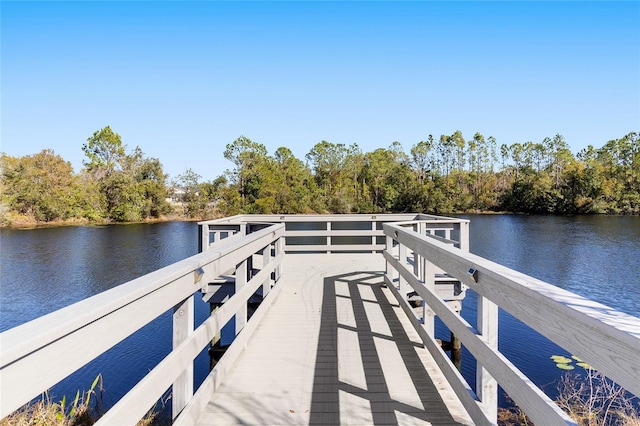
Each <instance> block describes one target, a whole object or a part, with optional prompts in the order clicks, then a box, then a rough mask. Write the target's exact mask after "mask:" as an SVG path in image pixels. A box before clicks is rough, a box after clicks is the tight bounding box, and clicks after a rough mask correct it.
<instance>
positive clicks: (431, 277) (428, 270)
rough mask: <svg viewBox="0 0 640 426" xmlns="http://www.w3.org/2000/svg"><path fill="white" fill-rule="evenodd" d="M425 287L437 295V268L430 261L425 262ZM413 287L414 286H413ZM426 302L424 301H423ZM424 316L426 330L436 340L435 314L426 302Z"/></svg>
mask: <svg viewBox="0 0 640 426" xmlns="http://www.w3.org/2000/svg"><path fill="white" fill-rule="evenodd" d="M423 264H424V279H423V282H424V286H425V287H426V288H427V289H428V290H430V291H431V292H432V293H434V294H435V292H436V278H435V277H436V268H435V266H434V264H433V263H431V262H429V261H428V260H426V259H425V260H424V262H423ZM412 287H413V286H412ZM423 300H424V299H423ZM423 315H424V329H425V331H426V332H427V334H428V335H429V337H431V338H435V318H436V315H435V312H433V309H431V307H430V306H429V304H428V303H426V302H424V307H423Z"/></svg>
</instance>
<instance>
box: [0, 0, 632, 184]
mask: <svg viewBox="0 0 640 426" xmlns="http://www.w3.org/2000/svg"><path fill="white" fill-rule="evenodd" d="M0 14H1V46H0V47H1V51H2V52H1V61H2V62H1V84H2V86H1V96H2V98H1V118H2V123H1V125H2V130H1V137H2V141H1V146H0V150H1V151H4V152H6V153H7V154H9V155H14V156H22V155H29V154H35V153H37V152H39V151H41V150H42V149H44V148H51V149H53V150H54V151H55V152H56V153H57V154H59V155H61V156H62V157H63V158H64V159H66V160H68V161H71V162H72V164H73V165H74V167H75V169H76V171H79V170H80V168H81V167H82V160H83V159H84V154H83V153H82V150H81V147H82V144H83V143H85V142H86V139H87V138H88V137H89V136H90V135H91V134H92V133H93V132H94V131H96V130H99V129H100V128H102V127H104V126H107V125H109V126H111V128H112V129H113V130H114V131H116V132H118V133H119V134H120V135H121V136H122V140H123V142H124V143H125V144H126V145H127V146H128V148H129V149H130V150H131V149H133V148H134V147H135V146H140V148H141V149H142V150H143V151H144V152H145V154H146V155H147V156H149V157H157V158H159V159H160V161H161V162H162V163H163V165H164V167H165V171H166V172H167V173H169V175H170V177H172V178H174V177H176V176H177V175H178V174H180V173H183V172H184V171H185V170H186V169H187V168H191V169H193V170H194V171H196V172H197V173H198V174H200V175H201V176H202V177H203V179H205V180H210V179H214V178H215V177H216V176H219V175H220V174H222V173H223V172H224V170H225V169H227V168H231V167H232V164H231V163H230V162H228V161H226V160H225V159H224V158H223V155H222V153H223V151H224V148H225V146H226V144H228V143H230V142H232V141H233V140H235V139H236V138H237V137H239V136H241V135H244V136H246V137H248V138H250V139H252V140H254V141H256V142H260V143H263V144H264V145H265V146H266V147H267V149H268V150H269V152H270V153H273V152H274V151H275V150H276V149H277V148H278V147H280V146H287V147H289V148H290V149H291V150H292V151H293V152H294V154H295V155H296V156H297V157H298V158H300V159H304V156H305V154H306V153H307V152H309V150H310V149H311V148H312V147H313V146H314V145H315V144H316V143H317V142H320V141H321V140H327V141H330V142H334V143H344V144H351V143H357V144H359V145H360V147H361V148H362V149H363V150H364V151H372V150H374V149H376V148H380V147H388V146H389V145H390V144H391V143H392V142H393V141H399V142H401V143H402V145H403V147H404V148H405V150H406V151H407V152H408V151H409V149H410V148H411V146H412V145H414V144H415V143H417V142H419V141H420V140H424V139H426V138H427V137H428V135H429V134H433V135H434V136H435V137H436V138H437V137H439V136H440V135H441V134H452V133H453V132H455V131H456V130H460V131H462V133H463V135H464V136H465V137H466V138H467V139H470V138H472V137H473V134H474V133H475V132H480V133H482V134H483V135H484V136H485V137H488V136H494V137H495V138H496V139H497V142H498V144H499V145H500V144H503V143H506V144H511V143H514V142H522V143H523V142H527V141H533V142H540V141H542V139H543V138H544V137H547V136H549V137H552V136H554V135H555V134H557V133H560V134H562V135H563V136H564V137H565V140H566V141H567V143H569V145H570V146H571V148H572V150H573V151H574V152H578V151H579V150H580V149H582V148H584V147H585V146H587V145H588V144H592V145H594V146H596V147H600V146H602V145H603V144H604V143H606V141H608V140H610V139H614V138H619V137H622V136H624V135H625V134H627V133H629V132H631V131H640V2H638V1H625V2H610V1H606V2H596V1H587V2H580V1H571V2H521V1H514V2H506V1H499V2H482V1H472V2H461V1H450V2H428V1H413V2H365V1H359V2H294V1H289V2H267V1H261V2H244V1H243V2H215V1H196V2H170V1H162V2H152V1H136V2H134V1H123V2H110V1H103V2H80V1H76V2H58V1H46V2H25V1H4V0H3V1H2V2H1V3H0Z"/></svg>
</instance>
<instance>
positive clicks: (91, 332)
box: [0, 225, 284, 417]
mask: <svg viewBox="0 0 640 426" xmlns="http://www.w3.org/2000/svg"><path fill="white" fill-rule="evenodd" d="M283 228H284V227H283V225H275V226H273V227H272V228H270V229H265V230H262V231H259V232H256V233H255V234H252V235H250V236H248V237H247V239H246V240H245V241H240V240H239V239H230V241H228V242H223V243H221V244H219V245H217V246H216V248H215V249H210V250H207V251H205V252H203V253H200V254H198V255H195V256H192V257H190V258H188V259H185V260H183V261H180V262H177V263H175V264H173V265H170V266H167V267H165V268H162V269H160V270H158V271H155V272H152V273H150V274H147V275H145V276H143V277H140V278H138V279H135V280H132V281H130V282H128V283H125V284H123V285H120V286H118V287H116V288H113V289H111V290H108V291H106V292H104V293H101V294H98V295H96V296H93V297H90V298H88V299H85V300H83V301H81V302H78V303H76V304H74V305H71V306H69V307H67V308H64V309H61V310H59V311H56V312H53V313H51V314H49V315H45V316H43V317H40V318H38V319H36V320H33V321H31V322H29V323H26V324H23V325H21V326H18V327H16V328H13V329H11V330H7V331H5V332H3V333H0V348H1V352H0V386H1V389H0V390H1V392H0V417H4V416H6V415H7V414H9V413H11V412H12V411H13V410H15V409H17V408H19V407H20V406H21V405H23V404H24V403H26V402H28V401H29V400H31V398H33V397H35V396H37V395H39V394H40V393H41V392H42V391H44V390H46V389H48V388H50V387H51V386H53V385H54V384H55V383H57V382H59V381H60V380H62V379H63V378H65V377H67V376H68V375H69V374H71V373H73V372H74V371H76V370H77V369H78V368H80V367H82V366H83V365H85V364H86V363H87V362H89V361H91V360H92V359H94V358H95V357H97V356H98V355H100V354H102V353H103V352H105V351H106V350H107V349H109V348H111V347H112V346H114V345H115V344H117V343H118V342H120V341H122V340H123V339H125V338H126V337H128V336H129V335H131V334H132V333H134V332H135V331H137V330H138V329H140V328H142V327H143V326H145V325H146V324H148V323H149V322H150V321H152V320H153V319H155V318H157V317H158V316H159V315H161V314H162V313H164V312H166V311H168V310H170V309H172V308H173V307H174V305H175V304H176V303H177V302H178V301H181V300H185V299H187V298H188V297H190V296H191V295H193V294H194V293H195V292H196V291H199V289H200V286H201V284H200V283H196V282H194V271H195V270H196V269H198V268H202V269H203V270H204V272H205V274H204V276H203V278H202V280H205V281H206V280H209V279H211V280H213V279H214V278H215V277H216V276H218V275H220V274H221V273H222V272H224V271H227V270H229V269H230V268H232V267H234V266H235V264H236V263H237V262H238V260H239V259H241V258H243V257H244V258H247V257H248V256H250V255H252V254H253V253H255V252H256V251H257V250H259V249H261V248H262V247H264V246H265V245H266V244H268V243H269V242H270V241H272V240H274V239H277V238H280V237H281V236H282V235H283V233H284V229H283ZM252 250H253V252H252ZM202 280H201V281H202ZM18 383H19V385H17V384H18Z"/></svg>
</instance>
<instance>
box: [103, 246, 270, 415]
mask: <svg viewBox="0 0 640 426" xmlns="http://www.w3.org/2000/svg"><path fill="white" fill-rule="evenodd" d="M282 258H283V257H282V256H280V257H276V258H274V259H273V262H272V263H271V264H269V265H266V268H265V269H263V270H262V271H260V272H259V273H258V274H256V276H255V277H253V278H252V279H251V280H250V281H249V282H248V283H246V285H245V286H243V287H242V289H240V290H239V291H238V293H236V294H235V295H234V296H233V297H231V298H230V299H229V301H228V302H227V303H225V304H224V305H222V306H221V307H219V308H218V309H217V310H216V311H215V312H214V313H213V314H212V315H211V317H209V318H208V319H207V320H206V321H205V322H204V323H203V324H201V325H200V326H199V327H198V328H197V329H196V330H195V331H194V332H193V333H192V334H191V335H190V336H189V338H188V339H187V340H185V341H184V342H182V343H181V344H180V345H179V346H178V347H177V348H175V349H174V351H172V352H171V353H170V354H169V355H168V356H167V357H165V359H163V360H162V361H161V363H160V364H158V366H156V367H155V368H154V369H153V370H152V371H151V372H150V373H149V374H148V375H147V376H145V378H144V379H142V380H141V381H140V382H139V383H138V384H137V385H136V386H135V387H134V388H133V389H132V390H131V391H129V392H128V393H127V394H126V395H125V396H124V397H123V398H122V399H121V400H120V401H118V403H117V404H116V405H114V406H113V407H112V408H111V409H110V410H109V411H107V413H105V415H104V416H103V417H102V418H101V419H100V421H99V423H98V424H99V425H111V424H118V425H120V424H123V425H124V424H136V423H137V421H138V419H140V418H141V417H143V416H144V415H145V413H146V412H147V411H148V410H149V408H150V407H151V406H152V405H153V404H154V403H155V402H156V401H157V400H158V398H159V397H160V395H161V394H162V392H164V390H165V389H166V388H167V387H168V386H169V385H170V384H171V382H172V381H174V380H175V379H176V377H177V376H178V374H179V373H180V371H182V370H184V369H185V368H186V367H187V366H188V365H192V364H193V359H194V358H195V357H196V356H197V355H198V354H199V353H200V352H201V351H202V349H203V348H204V347H206V346H207V345H208V344H209V342H210V341H211V339H213V338H214V336H216V335H217V334H218V333H219V332H220V330H221V328H222V327H223V326H224V325H225V324H226V323H227V322H228V321H229V320H230V319H231V318H232V317H233V315H235V314H236V312H237V311H238V310H240V309H242V307H243V306H246V303H247V300H248V299H249V298H250V297H251V295H253V293H254V292H255V291H256V289H257V288H258V287H259V286H260V285H261V284H262V282H263V281H264V277H265V276H267V275H268V274H269V272H270V271H272V270H273V269H274V268H275V266H276V265H278V264H280V263H281V262H282ZM274 293H275V292H274ZM268 305H269V303H267V304H266V305H265V306H268ZM261 306H262V305H261ZM254 319H255V321H253V320H254ZM259 320H260V316H259V315H258V316H256V314H254V316H253V317H252V321H250V322H249V324H251V323H252V322H254V323H255V322H258V321H259ZM247 328H248V326H247V327H245V329H244V330H243V333H241V334H240V336H242V335H243V334H245V332H246V331H247ZM250 333H251V332H249V333H246V334H249V335H250ZM232 346H233V345H232ZM192 399H193V398H192ZM192 399H191V400H192ZM191 400H190V401H189V404H187V407H188V406H189V405H190V404H192V403H191ZM185 410H187V408H186V407H185V409H184V410H182V411H185ZM181 417H182V413H181V414H180V416H178V419H180V418H181Z"/></svg>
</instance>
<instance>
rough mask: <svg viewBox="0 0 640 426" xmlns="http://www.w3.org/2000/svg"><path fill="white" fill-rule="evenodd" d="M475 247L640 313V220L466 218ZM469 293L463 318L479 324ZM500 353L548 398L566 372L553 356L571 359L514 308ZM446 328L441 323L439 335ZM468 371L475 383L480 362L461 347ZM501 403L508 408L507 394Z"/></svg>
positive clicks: (504, 322) (505, 319) (506, 318)
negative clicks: (515, 311)
mask: <svg viewBox="0 0 640 426" xmlns="http://www.w3.org/2000/svg"><path fill="white" fill-rule="evenodd" d="M460 217H462V218H465V219H470V220H471V225H470V237H469V238H470V251H471V252H472V253H474V254H477V255H479V256H482V257H485V258H487V259H490V260H492V261H494V262H497V263H501V264H503V265H505V266H508V267H510V268H512V269H515V270H518V271H520V272H523V273H525V274H528V275H531V276H533V277H535V278H539V279H541V280H543V281H546V282H548V283H551V284H554V285H556V286H558V287H561V288H563V289H565V290H568V291H571V292H574V293H576V294H579V295H581V296H583V297H586V298H589V299H592V300H595V301H597V302H600V303H603V304H605V305H608V306H611V307H614V308H615V309H617V310H619V311H622V312H625V313H627V314H630V315H633V316H636V317H640V262H639V261H638V260H639V259H640V217H606V216H520V215H465V216H460ZM476 303H477V299H476V295H475V293H474V292H472V291H470V292H468V293H467V297H466V298H465V300H464V302H463V310H462V316H463V317H464V318H465V319H466V320H467V321H469V322H470V323H471V324H472V325H475V324H476ZM498 321H499V325H498V327H499V336H500V337H499V342H498V346H499V349H500V351H501V352H502V353H503V354H505V356H506V357H507V358H508V359H509V360H510V361H511V362H513V363H514V364H515V365H516V367H518V368H519V369H520V370H522V371H523V372H524V373H525V374H526V375H527V376H528V377H529V378H530V379H531V380H532V381H533V382H534V383H535V384H536V385H538V386H540V387H541V388H542V389H543V390H544V391H545V392H546V393H547V395H549V396H551V397H552V398H553V397H555V396H556V393H557V392H556V380H557V379H558V378H559V377H560V376H561V375H562V374H564V371H562V370H560V369H558V368H557V367H556V366H555V363H553V362H552V361H551V359H550V356H551V355H565V356H571V355H572V354H570V353H568V352H567V351H566V350H564V349H562V348H560V347H559V346H557V345H556V344H554V343H553V342H551V341H549V340H547V339H546V338H545V337H543V336H541V335H540V334H538V333H537V332H535V331H533V330H532V329H530V328H529V327H527V326H525V325H524V324H522V323H521V322H520V321H519V320H517V319H515V318H513V317H512V316H511V315H509V314H508V313H506V312H504V311H502V310H500V313H499V319H498ZM445 330H446V329H444V327H439V331H440V333H441V335H440V337H441V338H448V334H443V333H444V331H445ZM462 372H463V375H464V376H465V378H467V380H468V381H469V382H470V383H471V384H472V386H475V361H474V360H473V358H472V356H471V355H470V354H469V353H468V352H466V350H463V355H462ZM500 405H501V406H506V405H508V403H507V401H506V400H505V398H504V395H501V396H500Z"/></svg>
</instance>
